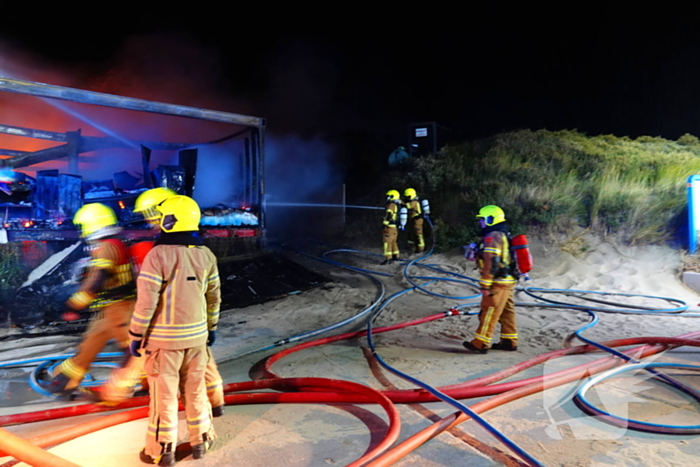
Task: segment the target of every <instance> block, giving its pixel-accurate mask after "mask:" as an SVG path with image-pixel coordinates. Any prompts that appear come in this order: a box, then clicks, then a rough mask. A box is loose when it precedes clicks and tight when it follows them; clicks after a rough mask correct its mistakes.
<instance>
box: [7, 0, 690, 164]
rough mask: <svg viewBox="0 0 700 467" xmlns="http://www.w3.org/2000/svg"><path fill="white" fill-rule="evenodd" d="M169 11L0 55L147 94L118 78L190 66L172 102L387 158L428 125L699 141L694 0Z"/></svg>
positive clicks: (163, 77)
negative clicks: (670, 7) (412, 127)
mask: <svg viewBox="0 0 700 467" xmlns="http://www.w3.org/2000/svg"><path fill="white" fill-rule="evenodd" d="M655 5H657V7H658V4H655ZM171 7H172V10H173V11H171V10H170V9H169V10H168V11H158V12H152V11H151V12H138V11H135V10H129V11H123V9H121V8H120V9H119V11H111V10H109V9H108V10H104V13H101V14H99V15H98V14H95V15H92V16H91V17H90V18H85V17H82V16H81V15H80V13H76V12H75V11H72V12H64V13H57V15H58V16H56V15H51V19H49V18H42V19H41V20H40V21H38V22H33V23H32V27H27V26H28V25H27V23H25V22H23V21H17V22H13V23H12V24H10V25H7V24H6V25H5V26H6V27H4V28H3V29H2V30H1V31H0V54H1V53H2V52H3V50H4V51H7V50H9V49H8V47H9V48H11V50H13V51H17V50H19V51H22V52H27V53H29V54H31V56H32V57H34V59H37V58H39V59H40V61H45V63H48V64H49V65H48V66H50V67H59V68H60V69H61V70H63V71H69V70H74V71H75V72H79V73H81V76H82V79H83V81H82V82H83V83H85V86H86V87H87V86H90V87H92V88H93V89H95V90H101V91H104V92H111V93H123V94H125V95H134V96H135V97H146V98H147V97H148V96H147V95H146V94H148V93H147V92H146V94H144V91H143V88H139V91H136V87H134V92H130V91H131V88H130V85H126V84H123V85H122V84H120V81H119V79H120V77H125V76H126V73H129V74H130V76H131V78H130V79H131V80H132V81H131V82H132V84H133V80H134V79H135V78H134V77H133V75H134V74H138V75H139V76H140V77H142V78H145V79H146V81H148V78H147V77H148V76H150V75H152V76H155V77H157V80H160V81H161V82H166V81H168V80H169V79H175V78H174V77H175V76H177V77H178V78H177V79H180V78H182V77H183V76H184V75H187V76H186V79H187V80H188V81H187V83H188V84H187V85H184V86H182V87H183V88H184V87H187V88H189V90H188V92H187V93H186V94H185V95H183V96H178V95H173V96H172V98H171V99H170V100H169V101H170V102H173V103H181V104H186V105H199V106H202V107H208V108H217V107H216V106H217V103H218V104H219V105H220V107H218V108H219V109H220V110H227V111H232V112H238V113H248V114H252V115H256V116H263V117H266V118H267V119H268V128H269V129H270V130H271V131H274V132H278V133H288V134H295V135H298V136H301V137H307V138H312V137H318V138H325V139H326V140H328V141H330V142H332V143H334V144H337V145H339V146H342V148H343V150H344V151H345V152H347V153H353V154H355V156H354V157H355V158H356V159H358V160H362V158H366V157H376V155H383V156H384V155H388V153H389V152H391V150H392V149H394V148H395V147H396V146H398V145H400V144H405V135H406V125H407V124H409V123H415V122H425V121H435V122H437V123H438V124H439V125H441V126H442V127H443V128H444V130H445V131H444V133H443V134H444V135H445V136H446V137H451V138H453V139H462V140H463V139H474V138H480V137H485V136H489V135H492V134H495V133H498V132H500V131H509V130H514V129H521V128H530V129H533V130H534V129H540V128H546V129H550V130H559V129H578V130H579V131H582V132H585V133H587V134H589V135H596V134H613V135H617V136H624V135H627V136H630V137H637V136H640V135H651V136H662V137H664V138H669V139H677V138H678V137H679V136H681V135H683V134H684V133H691V134H695V135H700V7H688V8H686V9H684V10H681V9H675V10H674V11H668V12H667V11H661V10H642V9H641V7H637V8H636V9H635V10H631V9H625V8H623V7H597V6H594V5H589V4H566V5H564V4H561V5H559V6H557V7H551V8H546V9H540V10H537V9H532V8H520V9H518V8H517V7H506V6H505V4H501V5H498V6H497V7H486V6H483V7H478V8H475V7H473V6H471V5H464V6H463V7H461V8H460V9H458V10H450V9H448V8H446V7H434V6H432V5H429V4H417V5H415V6H412V7H408V6H407V5H406V6H405V7H404V8H403V9H402V10H400V11H399V12H397V13H395V14H392V15H386V14H385V15H380V14H379V13H380V11H381V10H382V7H379V6H378V5H375V6H371V7H368V6H366V5H365V6H362V5H361V4H357V5H355V4H343V5H335V6H330V5H329V6H327V7H325V8H327V9H323V10H321V9H314V10H308V11H305V10H299V9H295V8H290V9H286V10H284V11H283V10H279V9H276V7H273V6H272V5H267V6H259V5H256V6H255V7H254V8H253V7H240V6H232V7H231V10H229V9H228V7H227V8H226V9H224V10H212V9H209V10H206V11H201V10H194V8H193V7H192V6H190V8H189V9H176V8H175V6H174V4H173V5H171ZM100 8H101V7H100ZM106 8H112V7H106ZM556 8H560V10H557V9H556ZM584 8H585V9H584ZM565 10H566V11H565ZM83 16H84V15H83ZM3 47H4V49H3ZM131 55H137V56H138V59H135V60H131V58H130V56H131ZM124 70H127V71H124ZM164 70H165V71H164ZM198 72H201V73H198ZM0 74H2V73H0ZM198 74H199V76H198ZM126 81H128V80H123V82H124V83H126ZM198 83H199V84H201V88H198V87H197V84H198ZM151 86H153V85H152V84H151ZM198 93H201V95H199V94H198ZM175 94H176V93H175ZM222 95H226V96H227V97H230V100H228V99H218V100H217V99H212V96H222ZM205 96H206V98H205ZM156 97H158V98H159V99H160V100H163V95H158V96H156ZM232 106H236V108H233V107H232ZM360 154H362V155H360ZM383 156H382V157H383Z"/></svg>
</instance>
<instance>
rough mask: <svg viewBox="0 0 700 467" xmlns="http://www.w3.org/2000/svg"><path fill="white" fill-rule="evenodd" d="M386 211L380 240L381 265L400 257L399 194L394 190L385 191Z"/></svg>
mask: <svg viewBox="0 0 700 467" xmlns="http://www.w3.org/2000/svg"><path fill="white" fill-rule="evenodd" d="M386 202H387V205H386V211H384V221H383V225H384V230H383V232H382V240H383V245H384V261H383V262H382V263H381V264H382V265H385V264H389V263H391V262H393V261H398V260H399V259H401V255H400V253H399V244H398V236H399V233H398V217H399V206H400V205H401V195H399V192H398V191H396V190H389V191H387V192H386Z"/></svg>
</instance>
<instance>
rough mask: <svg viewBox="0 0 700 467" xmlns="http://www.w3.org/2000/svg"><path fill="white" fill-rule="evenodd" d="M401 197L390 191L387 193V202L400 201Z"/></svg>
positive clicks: (397, 193)
mask: <svg viewBox="0 0 700 467" xmlns="http://www.w3.org/2000/svg"><path fill="white" fill-rule="evenodd" d="M400 197H401V195H400V194H399V192H398V191H396V190H389V191H387V192H386V200H387V201H399V199H400Z"/></svg>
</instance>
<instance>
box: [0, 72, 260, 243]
mask: <svg viewBox="0 0 700 467" xmlns="http://www.w3.org/2000/svg"><path fill="white" fill-rule="evenodd" d="M0 91H7V92H12V93H17V94H25V95H30V96H35V97H42V98H51V99H60V100H66V101H71V102H77V103H81V104H90V105H99V106H104V107H113V108H117V109H124V110H136V111H140V112H149V113H156V114H161V115H171V116H178V117H185V118H194V119H199V120H207V121H212V122H221V123H230V124H234V125H241V126H245V127H247V129H246V130H243V131H240V132H237V133H235V134H234V135H230V136H228V137H227V138H232V137H235V136H239V135H240V134H242V133H245V132H246V131H250V143H251V144H250V149H251V162H252V163H253V167H252V169H253V173H252V177H253V180H251V181H253V182H254V186H255V187H257V190H256V193H254V194H253V195H254V196H253V198H254V199H253V200H251V201H254V202H255V204H256V205H257V206H258V207H259V212H260V215H259V219H258V225H259V228H260V229H261V231H262V238H263V240H262V241H263V242H264V241H265V240H264V239H265V212H264V203H263V202H262V200H263V199H264V196H265V184H264V180H265V174H264V166H265V158H264V148H265V145H264V137H265V125H266V121H265V119H264V118H261V117H253V116H248V115H241V114H235V113H231V112H222V111H217V110H208V109H201V108H196V107H188V106H183V105H177V104H167V103H163V102H155V101H148V100H144V99H135V98H131V97H125V96H118V95H113V94H104V93H99V92H94V91H85V90H81V89H74V88H67V87H62V86H54V85H50V84H44V83H37V82H33V81H24V80H17V79H11V78H5V77H1V76H0ZM0 133H6V134H11V135H16V136H26V137H33V138H41V139H49V140H53V141H63V142H66V144H65V145H61V146H56V147H53V148H48V149H43V150H40V151H36V152H33V153H25V152H22V151H12V150H4V149H0V154H5V155H10V156H13V157H11V158H10V159H4V160H0V167H2V166H4V167H10V168H19V167H26V166H29V165H33V164H36V163H39V162H44V161H47V160H53V159H59V158H63V157H68V158H69V164H70V166H74V165H77V155H78V154H79V153H81V152H89V151H94V150H97V149H105V148H107V147H122V146H126V143H124V142H122V141H119V140H117V139H115V138H96V137H85V136H81V135H80V133H79V132H70V133H66V134H61V133H54V132H49V131H41V130H33V129H27V128H21V127H12V126H9V125H0ZM224 139H225V138H224ZM137 144H140V143H137ZM146 145H148V146H150V147H151V148H155V149H166V148H167V149H170V150H177V149H184V147H186V146H190V145H184V144H163V143H153V144H151V143H146ZM137 147H138V146H137Z"/></svg>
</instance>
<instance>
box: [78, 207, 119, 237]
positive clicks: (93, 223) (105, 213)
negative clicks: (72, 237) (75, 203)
mask: <svg viewBox="0 0 700 467" xmlns="http://www.w3.org/2000/svg"><path fill="white" fill-rule="evenodd" d="M73 224H75V225H79V226H80V236H81V237H83V238H84V239H86V240H96V239H98V238H102V237H107V236H109V235H114V234H116V233H118V232H119V231H120V230H121V228H120V227H119V226H118V225H117V216H116V215H115V214H114V211H113V210H112V208H110V207H109V206H106V205H104V204H101V203H91V204H86V205H85V206H83V207H82V208H80V209H78V211H77V212H76V213H75V216H73Z"/></svg>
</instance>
